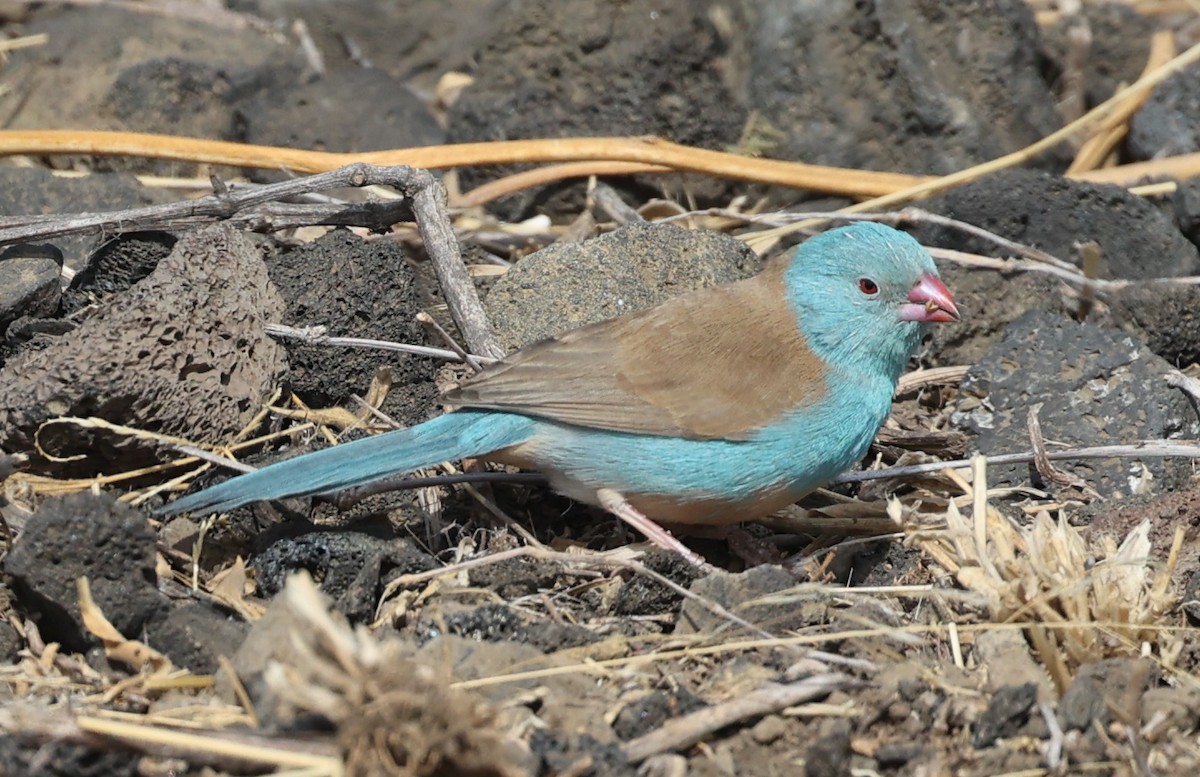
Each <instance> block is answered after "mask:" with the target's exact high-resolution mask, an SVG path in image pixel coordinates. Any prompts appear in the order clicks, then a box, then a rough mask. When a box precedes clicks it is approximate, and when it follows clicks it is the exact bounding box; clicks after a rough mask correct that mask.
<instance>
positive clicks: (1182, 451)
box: [830, 440, 1200, 484]
mask: <svg viewBox="0 0 1200 777" xmlns="http://www.w3.org/2000/svg"><path fill="white" fill-rule="evenodd" d="M1035 456H1036V454H1035V453H1034V452H1033V451H1024V452H1021V453H997V454H995V455H989V456H988V457H987V460H988V463H989V464H1028V463H1031V462H1033V461H1034V458H1035ZM1046 458H1047V459H1049V460H1050V461H1073V460H1076V459H1169V458H1184V459H1197V458H1200V442H1189V441H1180V440H1142V441H1140V442H1137V443H1132V444H1129V445H1097V446H1093V447H1089V448H1069V449H1066V450H1060V451H1047V452H1046ZM970 465H971V460H970V459H956V460H954V461H931V462H929V463H926V464H911V465H908V466H904V467H885V468H883V469H865V470H859V471H857V472H844V473H842V474H841V475H838V476H837V477H836V478H834V479H833V480H832V481H830V482H831V483H835V484H840V483H862V482H865V481H868V480H882V479H884V478H911V477H918V476H920V475H928V474H930V473H933V472H941V471H942V470H944V469H959V468H961V467H969V466H970Z"/></svg>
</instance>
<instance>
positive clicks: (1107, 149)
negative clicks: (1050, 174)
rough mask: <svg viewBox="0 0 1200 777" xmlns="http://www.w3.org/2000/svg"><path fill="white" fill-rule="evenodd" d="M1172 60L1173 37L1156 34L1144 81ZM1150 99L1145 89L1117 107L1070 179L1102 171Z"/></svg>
mask: <svg viewBox="0 0 1200 777" xmlns="http://www.w3.org/2000/svg"><path fill="white" fill-rule="evenodd" d="M1173 56H1175V37H1174V35H1173V34H1172V33H1171V32H1170V31H1168V30H1159V31H1158V32H1156V33H1154V35H1152V36H1151V38H1150V54H1149V56H1147V57H1146V67H1145V68H1143V69H1142V77H1143V78H1144V77H1145V76H1146V75H1148V74H1149V73H1152V72H1153V71H1154V70H1155V69H1156V68H1159V67H1162V66H1163V65H1165V64H1166V63H1167V62H1170V61H1171V57H1173ZM1149 96H1150V90H1149V89H1145V90H1142V91H1141V92H1135V93H1133V94H1130V95H1129V97H1128V98H1127V99H1126V100H1125V101H1124V102H1122V103H1121V104H1120V105H1118V106H1117V107H1116V108H1115V109H1114V110H1113V112H1112V115H1110V116H1109V117H1108V119H1107V120H1105V122H1104V125H1103V129H1102V130H1101V131H1100V132H1097V133H1096V134H1095V135H1093V136H1092V137H1090V138H1088V140H1087V142H1085V143H1084V144H1083V146H1082V147H1080V149H1079V152H1078V153H1077V154H1076V155H1075V159H1074V161H1072V162H1071V166H1070V167H1068V168H1067V175H1071V174H1073V173H1082V172H1084V171H1087V170H1094V169H1096V168H1097V167H1099V166H1100V165H1101V164H1102V163H1103V162H1104V160H1105V159H1106V158H1107V157H1108V155H1109V154H1110V153H1111V152H1112V150H1113V149H1114V148H1115V147H1116V145H1117V143H1120V142H1121V138H1122V137H1124V135H1125V132H1126V131H1127V127H1126V123H1127V122H1128V121H1129V119H1130V118H1131V117H1132V116H1133V114H1135V113H1137V110H1138V108H1141V107H1142V104H1143V103H1144V102H1146V98H1147V97H1149Z"/></svg>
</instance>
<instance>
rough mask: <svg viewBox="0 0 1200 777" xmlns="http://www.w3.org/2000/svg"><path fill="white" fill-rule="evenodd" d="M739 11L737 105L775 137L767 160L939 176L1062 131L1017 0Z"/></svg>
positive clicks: (775, 4) (849, 2) (1027, 15)
mask: <svg viewBox="0 0 1200 777" xmlns="http://www.w3.org/2000/svg"><path fill="white" fill-rule="evenodd" d="M737 5H738V7H740V8H741V9H743V13H744V14H745V15H746V16H747V17H748V18H747V23H746V27H745V30H746V31H745V33H744V34H745V36H746V39H747V40H746V42H745V43H741V45H743V46H745V47H747V48H748V54H747V57H748V60H749V65H748V67H747V68H746V70H745V73H744V74H743V79H744V81H745V91H746V93H747V94H748V98H747V102H748V104H749V105H752V106H753V107H754V109H755V110H756V111H759V112H760V113H761V114H762V115H763V116H764V117H765V118H766V120H767V121H768V122H769V123H770V125H771V126H772V127H773V128H774V129H775V130H777V131H778V132H780V133H781V134H782V136H783V140H782V141H781V142H780V143H779V144H778V145H777V146H775V147H771V146H770V145H768V149H769V155H771V156H777V157H781V158H784V159H796V160H803V161H805V162H813V163H819V164H827V165H838V166H843V167H855V168H861V167H866V168H871V169H877V170H878V169H882V170H896V171H906V172H912V173H920V174H946V173H951V172H955V171H957V170H960V169H962V168H965V167H970V166H971V165H973V164H976V163H979V162H983V161H986V160H988V159H993V158H995V157H998V156H1001V155H1002V154H1005V153H1007V152H1010V151H1015V150H1016V149H1018V148H1023V147H1025V146H1027V145H1028V144H1030V143H1032V142H1034V141H1036V140H1039V139H1041V138H1042V137H1044V136H1046V135H1048V134H1050V133H1051V132H1053V131H1054V130H1055V129H1057V128H1058V127H1059V126H1060V125H1061V123H1062V119H1061V118H1060V117H1059V115H1058V113H1057V111H1056V110H1055V107H1054V106H1055V98H1054V95H1053V94H1052V93H1051V91H1050V89H1049V86H1048V85H1047V84H1046V82H1045V81H1044V80H1043V78H1042V70H1043V62H1042V61H1041V58H1040V54H1039V48H1040V39H1039V35H1038V29H1037V25H1036V23H1035V22H1034V18H1033V14H1032V13H1031V12H1030V9H1029V7H1028V5H1027V4H1026V3H1024V2H1021V0H1000V1H999V2H991V3H988V5H987V10H986V11H983V10H982V9H981V8H980V7H979V5H978V3H975V2H973V1H972V0H952V1H951V2H940V3H931V2H921V1H920V0H906V1H902V2H886V3H884V2H857V1H855V0H834V1H833V2H821V3H797V2H794V0H768V1H767V2H759V0H753V1H752V2H742V3H740V4H737ZM739 43H740V42H739ZM733 48H734V50H735V51H736V50H737V49H738V43H735V44H734V46H733ZM769 143H770V138H768V144H769ZM1060 158H1063V157H1062V155H1061V154H1051V155H1049V158H1043V159H1042V160H1039V161H1041V162H1043V163H1046V162H1053V161H1057V160H1058V159H1060Z"/></svg>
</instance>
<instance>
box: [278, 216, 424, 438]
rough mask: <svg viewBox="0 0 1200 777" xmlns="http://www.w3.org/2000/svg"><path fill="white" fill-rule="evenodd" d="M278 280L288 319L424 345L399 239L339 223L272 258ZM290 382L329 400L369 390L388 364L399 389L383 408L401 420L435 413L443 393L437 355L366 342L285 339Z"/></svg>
mask: <svg viewBox="0 0 1200 777" xmlns="http://www.w3.org/2000/svg"><path fill="white" fill-rule="evenodd" d="M267 270H268V272H269V274H270V276H271V280H272V281H273V282H274V283H275V285H276V286H277V287H278V288H279V290H280V293H281V294H282V295H283V298H284V300H285V305H286V308H287V310H286V312H285V313H284V315H283V323H285V324H287V325H288V326H294V327H306V326H316V325H320V326H325V327H327V331H328V334H330V335H333V336H336V337H364V338H371V339H375V340H389V341H393V342H402V343H414V344H418V345H420V344H424V343H425V342H426V340H425V331H424V329H423V328H422V326H421V325H420V323H418V322H417V320H416V314H417V311H418V309H419V306H418V300H417V288H416V281H415V279H414V277H413V273H412V270H411V269H410V268H409V266H408V262H407V259H406V258H405V255H404V249H403V248H401V246H400V245H399V244H398V243H395V242H391V241H386V240H377V241H371V242H368V241H366V240H363V239H362V238H360V237H358V236H357V235H355V234H354V233H352V232H350V231H349V230H344V229H339V230H334V231H332V232H330V233H329V234H327V235H324V236H323V237H321V238H320V239H318V240H315V241H313V242H311V243H308V244H305V245H302V246H300V247H298V248H295V249H293V250H291V251H286V252H283V253H280V254H278V255H276V256H273V257H271V258H270V259H269V260H268V268H267ZM283 346H284V347H285V348H286V349H287V353H288V362H289V365H290V369H289V370H288V375H287V383H288V386H289V388H290V389H291V390H292V391H294V392H295V393H296V394H297V396H299V397H300V398H301V399H303V400H304V401H305V402H306V403H307V404H308V405H309V406H311V407H329V406H331V405H335V404H337V403H339V402H344V401H346V400H348V399H349V398H350V395H351V394H358V395H359V396H362V395H363V394H364V393H365V392H366V391H367V389H368V388H369V387H370V385H371V379H372V377H374V375H375V372H376V371H377V370H378V369H380V368H381V367H385V366H386V367H390V368H391V370H392V381H393V384H392V385H393V389H392V392H391V394H390V395H389V397H388V401H387V402H386V403H385V404H384V407H383V410H384V412H386V413H388V414H389V415H390V416H392V417H393V418H395V419H396V420H398V421H400V422H401V423H420V422H421V421H424V420H425V419H426V418H428V417H429V412H430V407H431V405H433V403H434V400H435V398H436V396H437V387H436V385H435V383H434V380H433V378H434V374H435V372H436V370H437V368H438V364H437V363H436V362H434V361H433V360H432V359H423V358H419V357H416V356H408V355H406V354H401V353H396V352H394V351H377V350H369V349H361V348H329V347H325V346H312V345H305V344H303V343H300V342H299V341H296V340H290V339H289V340H284V341H283Z"/></svg>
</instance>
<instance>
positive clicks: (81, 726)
mask: <svg viewBox="0 0 1200 777" xmlns="http://www.w3.org/2000/svg"><path fill="white" fill-rule="evenodd" d="M0 730H3V731H6V732H8V733H9V734H10V735H12V734H18V733H19V734H20V736H21V737H22V738H25V739H31V740H33V741H36V742H43V743H49V742H74V743H77V744H81V745H84V746H85V747H87V748H88V749H90V750H95V751H98V752H104V751H110V750H117V749H120V750H131V751H133V752H139V753H146V754H148V755H156V756H159V757H164V758H182V759H184V760H187V761H188V762H189V763H192V764H196V765H207V766H212V767H214V768H217V769H221V770H222V771H229V772H233V773H244V772H245V771H246V770H247V769H253V768H254V767H261V766H262V765H263V764H270V765H275V766H278V767H301V768H302V767H315V768H319V767H322V766H325V767H329V768H337V767H338V766H339V765H340V763H341V761H340V758H339V757H338V753H337V750H336V748H335V747H333V746H332V745H325V744H321V743H315V742H311V741H306V740H298V739H297V740H287V739H281V738H272V737H267V736H259V735H255V734H247V733H244V732H236V731H221V732H214V733H196V732H184V731H176V730H173V729H168V728H163V727H160V726H150V725H142V724H138V723H125V722H119V721H113V720H105V719H103V718H98V717H91V716H78V717H75V716H72V715H70V714H69V713H68V712H66V711H65V710H45V709H42V708H36V709H35V708H32V707H27V706H18V705H12V706H9V707H7V708H6V709H5V710H4V711H3V712H0ZM327 773H328V774H330V775H332V774H336V773H338V772H336V771H330V772H327Z"/></svg>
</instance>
